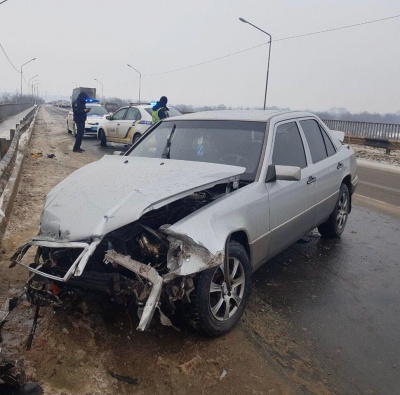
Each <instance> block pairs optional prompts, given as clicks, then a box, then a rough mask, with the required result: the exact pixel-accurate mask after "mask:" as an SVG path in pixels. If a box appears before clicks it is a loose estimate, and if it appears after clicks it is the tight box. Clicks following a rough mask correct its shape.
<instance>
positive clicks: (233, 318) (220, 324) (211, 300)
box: [189, 241, 251, 336]
mask: <svg viewBox="0 0 400 395" xmlns="http://www.w3.org/2000/svg"><path fill="white" fill-rule="evenodd" d="M228 252H229V278H230V280H231V281H232V280H233V282H232V285H233V287H232V291H231V292H230V293H229V292H228V290H227V285H226V284H227V283H226V278H225V271H224V264H222V265H220V266H217V267H213V268H211V269H208V270H205V271H203V272H201V273H199V274H198V275H197V276H196V277H195V289H194V291H192V293H191V294H190V298H191V304H190V316H189V317H190V318H189V319H190V324H191V325H192V326H193V327H194V328H195V329H196V330H198V331H199V332H201V333H203V334H205V335H208V336H221V335H223V334H225V333H227V332H228V331H230V330H231V329H232V328H233V327H234V326H235V325H236V324H237V322H238V321H239V319H240V317H241V316H242V314H243V311H244V309H245V307H246V304H247V300H248V298H249V295H250V290H251V265H250V260H249V257H248V255H247V252H246V250H245V249H244V248H243V246H242V245H241V244H239V243H237V242H235V241H231V242H230V243H229V244H228Z"/></svg>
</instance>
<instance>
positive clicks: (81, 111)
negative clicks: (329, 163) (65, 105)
mask: <svg viewBox="0 0 400 395" xmlns="http://www.w3.org/2000/svg"><path fill="white" fill-rule="evenodd" d="M85 99H86V98H85V96H83V95H82V96H81V93H80V94H79V95H78V97H77V98H76V100H75V101H74V102H73V103H72V111H73V112H74V121H75V122H85V121H86V118H87V113H86V111H85V109H86V100H85Z"/></svg>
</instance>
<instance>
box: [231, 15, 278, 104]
mask: <svg viewBox="0 0 400 395" xmlns="http://www.w3.org/2000/svg"><path fill="white" fill-rule="evenodd" d="M239 20H240V21H241V22H243V23H248V24H249V25H251V26H253V27H255V28H256V29H258V30H260V31H261V32H263V33H265V34H267V35H268V36H269V51H268V65H267V79H266V82H265V96H264V110H265V105H266V103H267V90H268V74H269V60H270V58H271V44H272V36H271V35H270V34H269V33H267V32H266V31H264V30H262V29H260V28H259V27H257V26H255V25H253V24H252V23H250V22H248V21H246V19H244V18H239Z"/></svg>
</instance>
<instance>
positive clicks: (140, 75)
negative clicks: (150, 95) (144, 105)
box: [128, 64, 142, 104]
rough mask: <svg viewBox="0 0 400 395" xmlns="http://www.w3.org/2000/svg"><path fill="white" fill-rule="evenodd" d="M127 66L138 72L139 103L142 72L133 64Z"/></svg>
mask: <svg viewBox="0 0 400 395" xmlns="http://www.w3.org/2000/svg"><path fill="white" fill-rule="evenodd" d="M128 67H130V68H131V69H133V70H135V71H136V72H137V73H139V104H140V85H141V84H142V74H140V71H138V70H136V69H135V68H134V67H133V66H131V65H130V64H128Z"/></svg>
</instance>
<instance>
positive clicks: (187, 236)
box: [159, 183, 269, 277]
mask: <svg viewBox="0 0 400 395" xmlns="http://www.w3.org/2000/svg"><path fill="white" fill-rule="evenodd" d="M267 200H268V195H267V192H266V188H265V185H264V184H263V183H253V184H250V185H248V186H246V187H243V188H241V189H239V190H237V191H234V192H231V193H229V194H227V195H225V196H224V197H220V198H219V199H217V200H216V201H215V202H213V203H211V204H209V205H207V206H205V207H203V208H202V209H200V210H197V211H196V212H194V213H192V214H191V215H189V216H188V217H185V218H184V219H182V220H180V221H179V222H177V223H175V224H173V225H166V226H162V227H161V228H160V229H159V230H160V231H161V232H162V233H164V234H165V235H167V236H168V239H169V241H170V243H171V246H170V251H171V254H170V259H169V263H168V264H169V268H170V274H169V277H170V276H186V275H190V274H194V273H197V272H200V271H203V270H206V269H208V268H210V267H214V266H218V265H220V264H222V263H223V262H224V258H225V245H226V241H227V240H228V238H229V237H230V235H231V234H233V233H235V232H239V231H240V232H244V233H245V234H246V236H247V240H248V242H249V248H250V250H252V244H253V242H254V241H256V240H259V241H260V242H262V244H263V248H264V252H263V254H262V255H263V256H264V257H265V254H266V253H267V251H268V246H269V244H268V243H269V229H268V228H269V211H268V208H267V206H266V204H267ZM264 219H265V220H264ZM257 245H258V246H260V244H257ZM245 247H247V246H245ZM178 251H180V253H177V252H178ZM250 255H253V254H252V253H251V254H250ZM177 257H179V258H177ZM174 259H175V260H174ZM254 260H255V261H257V260H258V255H257V253H255V256H254ZM253 266H254V262H253Z"/></svg>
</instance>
